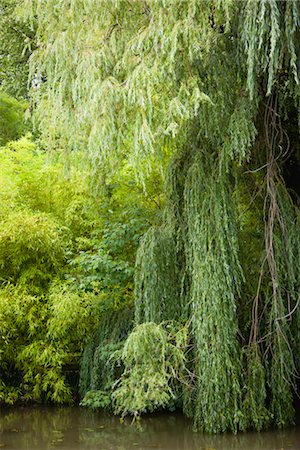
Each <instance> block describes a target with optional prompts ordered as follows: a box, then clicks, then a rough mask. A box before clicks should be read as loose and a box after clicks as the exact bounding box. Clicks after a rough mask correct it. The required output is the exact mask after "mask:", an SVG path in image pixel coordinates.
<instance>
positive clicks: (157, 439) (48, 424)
mask: <svg viewBox="0 0 300 450" xmlns="http://www.w3.org/2000/svg"><path fill="white" fill-rule="evenodd" d="M0 447H1V448H3V449H7V450H8V449H15V450H25V449H38V450H45V449H55V448H58V449H60V450H79V449H80V450H81V449H89V450H96V449H97V450H134V449H136V450H150V449H152V450H153V449H157V450H159V449H161V450H167V449H168V450H271V449H272V450H292V449H294V450H300V428H299V427H297V428H292V429H289V430H284V431H269V432H264V433H240V434H238V435H236V436H234V435H231V434H225V435H219V436H207V435H202V434H199V433H194V432H193V431H192V425H191V423H190V422H189V421H188V420H187V419H185V418H184V417H182V416H181V415H179V414H157V415H155V416H149V417H146V418H144V419H142V420H141V422H140V423H139V425H138V426H136V425H133V426H132V425H130V422H127V423H125V424H120V421H119V420H118V419H117V418H116V417H113V416H110V415H107V414H102V413H97V412H92V411H87V410H85V409H81V408H45V407H39V408H37V407H35V408H32V407H19V408H14V409H2V410H1V411H0Z"/></svg>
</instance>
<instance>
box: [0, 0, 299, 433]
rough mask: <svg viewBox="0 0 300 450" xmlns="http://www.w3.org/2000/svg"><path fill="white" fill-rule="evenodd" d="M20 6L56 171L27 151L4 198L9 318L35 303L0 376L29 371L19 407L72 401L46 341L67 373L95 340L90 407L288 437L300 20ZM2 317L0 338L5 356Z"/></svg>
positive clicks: (289, 6) (45, 140)
mask: <svg viewBox="0 0 300 450" xmlns="http://www.w3.org/2000/svg"><path fill="white" fill-rule="evenodd" d="M11 4H14V6H15V7H16V8H15V9H14V10H13V13H12V15H11V18H12V19H11V20H16V21H18V24H20V23H24V29H30V30H32V33H34V36H33V38H32V39H33V42H34V45H35V49H32V50H34V51H33V53H32V55H31V56H30V67H29V74H30V80H31V86H32V87H31V93H30V97H31V104H32V109H33V113H34V123H35V127H37V129H38V130H39V132H40V133H41V134H40V137H39V146H40V147H41V148H47V149H51V150H52V151H54V153H55V154H56V156H55V157H54V159H51V158H50V160H49V161H48V157H49V152H48V153H47V152H45V151H44V150H32V149H31V150H30V152H31V153H32V152H35V153H36V154H35V156H34V157H32V161H31V160H30V161H31V162H30V161H29V162H28V161H27V159H26V158H27V157H25V156H24V158H25V159H24V161H27V162H26V164H25V167H27V168H29V167H30V170H28V171H27V172H26V176H25V172H22V171H21V175H20V172H18V173H17V174H16V173H15V172H11V173H9V171H8V175H6V172H5V176H7V177H8V178H7V179H8V180H9V182H6V181H3V183H2V184H3V189H2V190H3V195H4V197H5V199H6V202H8V203H7V205H14V206H15V211H14V213H9V214H8V215H7V214H3V215H2V216H1V220H2V229H3V238H2V237H1V241H0V268H1V270H2V272H3V274H2V275H1V276H2V279H3V282H4V284H3V290H2V296H3V299H4V300H3V302H4V304H5V302H6V304H9V305H10V303H11V302H9V300H7V299H8V298H9V296H11V295H12V294H11V293H12V292H16V297H17V298H18V296H19V295H20V296H21V295H22V296H25V297H26V301H25V304H28V305H29V306H28V311H25V312H24V313H23V316H22V320H21V323H22V326H23V325H24V321H25V320H29V326H26V332H27V333H28V336H27V337H26V339H25V340H24V339H21V338H20V341H19V342H20V343H18V341H17V340H16V343H14V344H13V345H16V348H18V351H15V352H14V354H15V355H19V356H17V357H16V361H15V362H14V361H13V362H12V361H9V362H7V361H8V356H7V354H6V353H5V351H4V357H3V350H1V351H2V353H1V355H2V356H1V357H2V359H3V361H4V362H3V363H1V364H2V365H3V366H4V369H5V371H6V372H7V373H10V366H9V364H10V365H11V366H12V367H14V370H19V376H20V377H23V381H22V382H21V384H20V386H21V388H20V387H18V389H22V386H23V391H24V386H25V385H26V389H28V388H27V385H28V383H29V381H32V380H33V378H34V380H36V381H35V382H34V383H33V388H32V389H33V391H32V392H35V391H34V389H36V390H37V392H38V393H39V396H34V395H31V398H41V395H40V392H46V393H47V395H48V397H49V396H50V398H52V399H53V400H56V401H57V400H58V399H62V400H65V399H66V398H67V397H68V395H67V394H68V392H67V387H66V384H63V388H62V389H63V390H64V391H63V392H65V394H66V395H64V394H62V395H61V396H60V395H58V396H57V395H56V392H57V391H56V390H55V389H56V388H55V383H52V381H51V382H49V381H48V379H47V376H49V373H51V371H48V370H44V369H45V367H47V364H48V363H47V361H48V359H47V358H49V361H51V358H52V356H51V355H53V353H51V352H52V350H49V349H53V342H52V341H51V339H52V338H51V336H55V342H56V343H57V348H58V349H59V351H61V352H65V353H64V355H70V354H71V353H72V355H73V357H72V358H73V359H72V358H71V360H72V361H74V360H75V359H74V358H75V357H74V355H75V354H76V353H78V354H79V353H80V351H81V350H82V345H81V344H82V343H83V342H84V337H85V338H87V337H89V340H88V341H87V346H86V347H85V351H84V355H83V359H82V368H81V379H80V390H81V397H82V398H83V399H82V403H83V404H86V405H89V406H92V407H106V408H110V409H114V411H115V412H116V413H118V414H122V415H124V414H128V413H129V414H133V415H134V416H137V415H139V414H140V413H141V412H144V411H153V410H154V409H155V408H162V407H164V408H166V407H172V405H173V406H174V405H175V404H176V405H177V406H181V407H182V408H183V411H184V412H185V413H186V414H187V415H189V416H191V417H193V420H194V424H195V428H196V429H198V430H199V429H201V430H204V431H208V432H220V431H226V430H232V431H235V432H236V431H238V430H241V429H246V428H255V429H259V430H260V429H262V428H265V427H267V426H269V425H270V424H272V425H276V426H279V427H281V426H285V425H288V424H290V423H292V422H293V420H294V415H295V411H294V405H293V396H294V395H295V392H296V389H297V373H298V372H299V369H300V358H299V356H298V355H299V345H300V339H299V337H300V329H299V326H300V322H299V320H300V309H299V298H300V297H299V295H300V293H299V288H300V279H299V256H300V240H299V232H298V230H299V198H298V195H299V193H300V186H299V183H297V182H295V174H297V170H298V171H299V168H300V157H299V144H298V142H299V113H298V112H299V106H300V105H299V100H300V95H299V94H300V88H299V57H300V48H299V42H300V41H299V24H300V5H299V3H298V2H295V1H292V0H285V1H279V0H266V1H256V0H243V1H237V0H219V1H216V0H205V1H199V0H190V1H180V0H172V1H171V0H156V1H151V2H144V1H135V2H133V1H127V0H117V1H108V0H107V1H105V2H97V1H95V0H70V1H66V2H61V1H59V0H47V1H46V0H26V1H22V2H21V1H17V0H15V1H13V2H12V3H11ZM18 42H19V41H18ZM24 64H25V66H26V63H24ZM25 66H24V67H25ZM26 67H27V66H26ZM26 70H27V69H26ZM24 142H25V141H24V140H21V141H19V143H13V144H7V146H6V148H5V150H4V153H3V158H4V160H5V158H7V157H8V158H12V156H11V155H14V153H11V151H12V150H13V152H17V154H18V151H19V150H18V149H17V148H16V146H17V147H18V146H20V145H21V146H22V145H27V146H30V145H32V144H30V142H29V141H26V142H27V143H26V144H24ZM22 143H23V144H22ZM60 148H63V149H64V151H60V150H59V149H60ZM17 150H18V151H17ZM7 155H8V156H7ZM41 158H42V160H43V165H41V166H39V170H33V164H37V163H38V162H39V161H41ZM46 160H47V166H45V165H44V163H45V162H46ZM62 160H64V161H65V165H66V169H65V170H66V171H67V172H66V173H68V176H67V178H64V177H62V173H63V169H62V163H61V161H62ZM27 164H29V165H27ZM26 165H27V166H26ZM30 165H31V166H30ZM45 167H47V170H46V171H44V168H45ZM22 173H23V175H22ZM49 173H50V178H47V182H45V181H46V178H43V177H45V176H46V175H47V176H48V175H49ZM20 177H21V178H20ZM39 177H40V178H39ZM20 179H22V182H21V183H20V181H19V180H20ZM11 180H13V181H11ZM11 183H12V187H11V188H10V187H8V186H9V185H10V184H11ZM26 186H27V188H26ZM162 186H163V187H162ZM40 190H41V192H40ZM49 192H50V193H51V195H50V196H49ZM1 195H2V194H1ZM8 209H9V206H7V207H6V211H7V210H8ZM45 230H47V231H46V232H45ZM142 235H143V238H142V239H140V237H141V236H142ZM32 241H36V242H37V245H36V246H35V245H34V244H32ZM8 242H9V244H8ZM2 243H3V244H2ZM137 248H138V251H137V254H136V250H137ZM26 252H27V253H26ZM50 255H51V256H50ZM44 260H45V261H47V265H46V266H45V267H43V270H42V269H41V267H40V264H41V262H43V261H44ZM1 261H2V262H1ZM44 269H45V270H44ZM25 297H24V298H25ZM0 298H1V297H0ZM32 299H38V301H39V302H40V303H41V304H43V305H46V306H45V312H42V311H43V308H42V307H36V309H35V311H36V314H41V321H40V322H39V323H40V326H41V327H42V329H43V330H45V329H46V330H48V331H47V333H46V338H45V335H43V336H44V337H41V331H39V330H40V328H39V327H37V329H34V331H32V332H31V331H30V329H31V328H30V327H31V326H33V327H34V324H36V322H37V317H38V316H34V315H33V316H32V314H33V313H31V312H30V313H29V311H31V306H30V305H31V303H32V302H33V300H32ZM133 300H135V303H134V309H135V313H134V317H135V318H134V322H132V320H133V319H132V317H133V314H132V304H133ZM17 304H18V303H17V302H16V303H15V304H14V307H15V305H17ZM83 304H84V307H82V305H83ZM61 305H63V306H62V309H63V308H65V311H69V310H70V311H74V322H72V320H71V321H70V318H69V317H68V314H66V313H64V312H61V311H60V306H61ZM123 308H124V309H123ZM3 310H4V311H5V308H4V309H3ZM125 311H126V314H125ZM122 312H124V317H126V320H125V321H123V320H121V318H122V317H123V316H122V314H123V313H122ZM9 314H12V316H13V315H14V314H16V313H15V312H11V311H10V309H9V308H8V313H7V317H4V319H3V320H2V321H1V323H0V326H2V328H3V331H1V333H2V335H3V337H2V340H3V342H5V345H4V346H3V345H2V347H4V348H8V347H7V345H12V344H11V340H9V339H11V337H10V335H9V333H10V326H7V324H8V323H11V321H12V319H10V318H9V317H10V316H9ZM127 314H128V315H127ZM12 316H11V317H12ZM30 317H34V318H33V319H32V321H31V322H30ZM72 317H73V316H72ZM28 318H29V319H28ZM114 320H116V323H115V324H114V323H113V322H114ZM43 321H44V322H43ZM42 323H45V324H47V325H46V327H45V326H42ZM1 324H3V325H1ZM14 325H16V324H14ZM56 327H57V328H56ZM72 327H74V330H75V331H74V332H73V333H72V335H71V342H70V341H69V339H70V334H69V331H68V330H70V329H71V328H72ZM72 329H73V328H72ZM64 330H65V333H66V335H64ZM22 332H23V331H22V330H21V329H20V331H18V333H19V334H20V336H21V334H22ZM59 332H62V334H61V335H60V334H59ZM18 333H15V334H14V336H18ZM30 333H31V334H30ZM32 333H33V334H32ZM67 336H68V338H67ZM73 338H74V341H73V340H72V339H73ZM45 339H46V341H47V348H48V352H49V356H48V355H47V354H46V356H45V354H44V353H43V352H41V350H40V349H41V345H45ZM77 340H80V346H79V347H80V348H79V347H78V345H77V346H76V341H77ZM21 341H22V344H21ZM14 342H15V341H14ZM23 342H25V346H24V344H23ZM41 342H42V343H43V344H41ZM51 346H52V347H51ZM37 349H38V350H37ZM33 350H34V351H35V356H34V357H33V356H32V355H33ZM61 354H62V353H61ZM36 355H38V356H36ZM43 355H44V357H45V359H44V360H43V359H42V357H43ZM56 356H57V355H56ZM26 358H27V359H26ZM34 358H36V359H34ZM59 358H60V359H59V361H60V363H57V360H56V361H55V358H54V357H53V361H55V363H51V362H49V364H50V367H52V366H53V367H54V366H55V367H56V368H57V370H61V368H62V367H63V365H64V364H65V361H67V360H68V356H59ZM64 358H65V359H64ZM18 361H22V363H20V362H19V363H18ZM23 361H25V362H24V363H23ZM41 361H42V362H41ZM18 364H19V366H18ZM20 364H23V365H24V367H25V369H24V373H21V372H20ZM26 364H27V366H26ZM51 364H52V366H51ZM26 367H28V369H26ZM32 367H33V369H32ZM40 367H42V369H40ZM37 369H38V370H37ZM26 370H27V372H26ZM30 370H32V371H31V372H30ZM43 370H44V372H43ZM27 373H28V375H27ZM62 376H63V373H62V372H61V373H60V374H56V375H53V377H57V378H56V379H59V380H60V383H64V381H61V380H63V378H61V377H62ZM40 379H42V380H43V381H42V382H40V381H39V380H40ZM22 383H23V385H22ZM39 383H40V384H39ZM51 383H52V384H51ZM2 384H3V382H2ZM6 384H7V383H6ZM29 384H30V383H29ZM39 386H41V387H39ZM60 386H62V385H60ZM3 389H5V388H4V387H3V388H2V392H5V391H4V390H3ZM0 392H1V391H0ZM29 392H30V390H29ZM59 392H60V391H59ZM22 395H24V394H22ZM2 398H3V399H5V398H6V394H4V395H3V394H2Z"/></svg>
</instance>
